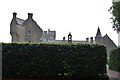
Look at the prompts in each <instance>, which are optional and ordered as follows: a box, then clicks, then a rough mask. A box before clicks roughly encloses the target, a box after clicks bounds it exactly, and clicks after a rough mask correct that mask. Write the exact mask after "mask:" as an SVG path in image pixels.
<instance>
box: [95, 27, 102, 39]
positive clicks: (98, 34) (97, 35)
mask: <svg viewBox="0 0 120 80" xmlns="http://www.w3.org/2000/svg"><path fill="white" fill-rule="evenodd" d="M96 37H102V35H101V31H100V28H99V27H98V29H97V34H96Z"/></svg>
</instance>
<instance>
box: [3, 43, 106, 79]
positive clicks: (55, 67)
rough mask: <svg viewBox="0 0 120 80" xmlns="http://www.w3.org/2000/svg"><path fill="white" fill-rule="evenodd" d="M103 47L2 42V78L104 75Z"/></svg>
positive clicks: (104, 53) (104, 56)
mask: <svg viewBox="0 0 120 80" xmlns="http://www.w3.org/2000/svg"><path fill="white" fill-rule="evenodd" d="M106 58H107V54H106V48H105V47H104V46H102V45H97V44H43V43H40V44H37V43H34V44H29V43H26V44H19V43H8V44H7V43H3V44H2V61H3V62H2V69H3V73H2V74H3V78H45V77H46V76H47V77H54V78H55V77H62V78H65V77H67V78H68V77H71V76H74V77H75V76H78V77H86V78H89V77H91V76H102V77H103V76H104V74H106Z"/></svg>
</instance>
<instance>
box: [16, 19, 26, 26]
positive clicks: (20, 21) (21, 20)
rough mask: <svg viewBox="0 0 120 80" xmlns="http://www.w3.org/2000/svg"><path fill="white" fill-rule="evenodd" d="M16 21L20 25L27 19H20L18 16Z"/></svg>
mask: <svg viewBox="0 0 120 80" xmlns="http://www.w3.org/2000/svg"><path fill="white" fill-rule="evenodd" d="M16 21H17V23H18V24H19V25H23V23H24V22H25V20H23V19H20V18H16Z"/></svg>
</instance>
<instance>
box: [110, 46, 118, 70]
mask: <svg viewBox="0 0 120 80" xmlns="http://www.w3.org/2000/svg"><path fill="white" fill-rule="evenodd" d="M109 68H110V69H111V70H115V71H119V72H120V48H117V49H114V50H112V51H111V52H110V59H109Z"/></svg>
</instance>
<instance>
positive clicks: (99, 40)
mask: <svg viewBox="0 0 120 80" xmlns="http://www.w3.org/2000/svg"><path fill="white" fill-rule="evenodd" d="M95 43H97V44H103V37H102V34H101V31H100V28H99V27H98V29H97V33H96V36H95Z"/></svg>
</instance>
